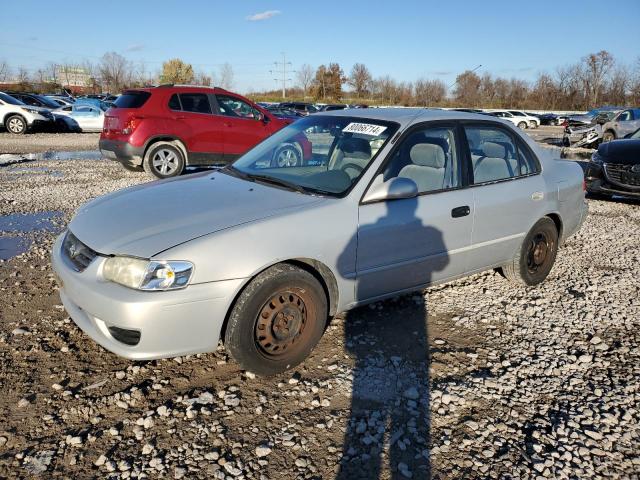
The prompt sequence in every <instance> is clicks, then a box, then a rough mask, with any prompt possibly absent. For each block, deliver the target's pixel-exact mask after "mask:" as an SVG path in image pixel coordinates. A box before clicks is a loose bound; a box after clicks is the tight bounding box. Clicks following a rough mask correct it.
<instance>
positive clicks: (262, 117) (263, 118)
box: [256, 112, 269, 123]
mask: <svg viewBox="0 0 640 480" xmlns="http://www.w3.org/2000/svg"><path fill="white" fill-rule="evenodd" d="M256 120H258V121H260V122H262V123H269V117H267V116H266V115H265V114H264V113H262V112H258V115H257V116H256Z"/></svg>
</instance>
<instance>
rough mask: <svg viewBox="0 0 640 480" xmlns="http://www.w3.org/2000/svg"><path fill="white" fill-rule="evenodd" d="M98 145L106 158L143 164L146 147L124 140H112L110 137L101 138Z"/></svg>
mask: <svg viewBox="0 0 640 480" xmlns="http://www.w3.org/2000/svg"><path fill="white" fill-rule="evenodd" d="M98 147H99V148H100V153H102V156H103V157H105V158H108V159H110V160H116V161H118V162H121V163H128V164H131V165H137V166H140V165H142V157H143V156H144V147H135V146H133V145H131V144H130V143H129V142H126V141H124V140H111V139H108V138H101V139H100V142H99V144H98Z"/></svg>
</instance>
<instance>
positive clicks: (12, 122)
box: [6, 115, 27, 135]
mask: <svg viewBox="0 0 640 480" xmlns="http://www.w3.org/2000/svg"><path fill="white" fill-rule="evenodd" d="M6 125H7V130H9V131H10V132H11V133H16V134H18V135H22V134H23V133H25V132H26V131H27V122H26V121H25V119H24V118H22V117H21V116H20V115H11V116H10V117H9V118H7V123H6Z"/></svg>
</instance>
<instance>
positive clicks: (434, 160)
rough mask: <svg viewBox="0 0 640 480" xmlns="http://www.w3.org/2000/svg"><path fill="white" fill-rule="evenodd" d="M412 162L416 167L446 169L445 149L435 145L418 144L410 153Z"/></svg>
mask: <svg viewBox="0 0 640 480" xmlns="http://www.w3.org/2000/svg"><path fill="white" fill-rule="evenodd" d="M409 156H410V157H411V162H412V163H413V164H415V165H421V166H423V167H432V168H444V163H445V156H444V149H443V148H442V147H441V146H440V145H435V144H433V143H417V144H415V145H414V146H413V147H412V148H411V151H410V152H409Z"/></svg>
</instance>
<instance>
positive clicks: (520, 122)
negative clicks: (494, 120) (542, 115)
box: [488, 110, 529, 129]
mask: <svg viewBox="0 0 640 480" xmlns="http://www.w3.org/2000/svg"><path fill="white" fill-rule="evenodd" d="M488 113H489V114H490V115H493V116H494V117H498V118H502V119H504V120H508V121H509V122H511V123H513V124H514V125H515V126H516V127H518V128H521V129H525V128H529V120H528V118H527V117H523V116H520V115H514V114H513V113H511V111H507V110H496V111H493V112H488Z"/></svg>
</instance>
